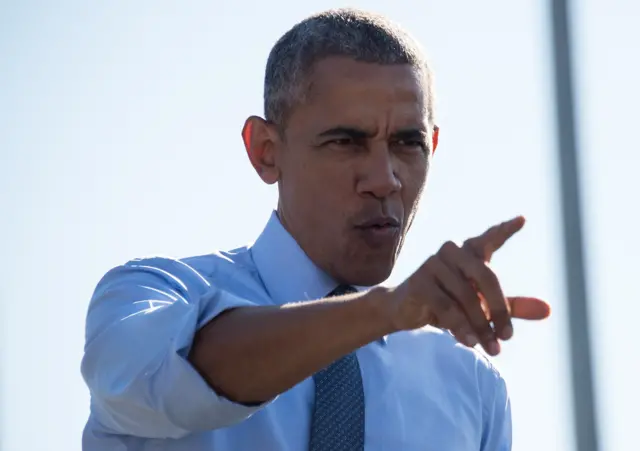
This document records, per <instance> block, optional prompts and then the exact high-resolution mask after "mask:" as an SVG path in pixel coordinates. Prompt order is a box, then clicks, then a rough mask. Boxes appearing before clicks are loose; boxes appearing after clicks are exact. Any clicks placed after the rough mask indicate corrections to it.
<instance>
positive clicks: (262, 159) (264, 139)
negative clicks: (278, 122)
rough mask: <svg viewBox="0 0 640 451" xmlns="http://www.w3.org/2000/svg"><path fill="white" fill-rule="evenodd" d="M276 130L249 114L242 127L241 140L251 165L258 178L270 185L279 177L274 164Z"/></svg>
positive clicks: (277, 169)
mask: <svg viewBox="0 0 640 451" xmlns="http://www.w3.org/2000/svg"><path fill="white" fill-rule="evenodd" d="M277 136H278V135H277V132H276V131H275V130H273V128H272V126H271V125H270V124H269V123H268V122H267V121H265V120H264V119H262V118H261V117H258V116H251V117H249V118H248V119H247V120H246V121H245V122H244V127H242V141H243V142H244V148H245V150H246V151H247V156H248V157H249V161H250V162H251V165H252V166H253V168H254V169H255V170H256V172H257V173H258V175H259V176H260V178H261V179H262V180H263V181H264V182H265V183H267V184H269V185H272V184H274V183H276V182H277V181H278V179H279V178H280V169H279V168H278V167H277V165H276V158H275V153H276V147H277V139H278V138H277Z"/></svg>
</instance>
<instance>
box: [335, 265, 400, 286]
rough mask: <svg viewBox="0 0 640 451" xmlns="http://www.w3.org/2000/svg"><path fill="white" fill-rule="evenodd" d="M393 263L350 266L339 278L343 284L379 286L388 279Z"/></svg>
mask: <svg viewBox="0 0 640 451" xmlns="http://www.w3.org/2000/svg"><path fill="white" fill-rule="evenodd" d="M393 263H395V262H376V261H367V262H364V263H360V264H359V265H358V264H354V265H351V266H350V267H349V268H347V270H346V271H345V272H344V276H343V277H341V279H343V282H344V283H347V284H349V285H358V286H362V287H372V286H374V285H379V284H381V283H382V282H384V281H385V280H387V279H388V278H389V276H390V275H391V271H392V270H393Z"/></svg>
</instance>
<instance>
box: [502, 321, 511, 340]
mask: <svg viewBox="0 0 640 451" xmlns="http://www.w3.org/2000/svg"><path fill="white" fill-rule="evenodd" d="M511 337H513V326H512V325H511V324H507V325H506V326H504V328H503V329H502V338H503V339H504V340H508V339H509V338H511Z"/></svg>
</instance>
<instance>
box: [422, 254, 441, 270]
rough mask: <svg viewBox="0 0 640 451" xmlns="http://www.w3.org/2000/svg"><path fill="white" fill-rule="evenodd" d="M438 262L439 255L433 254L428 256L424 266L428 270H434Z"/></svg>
mask: <svg viewBox="0 0 640 451" xmlns="http://www.w3.org/2000/svg"><path fill="white" fill-rule="evenodd" d="M438 263H439V262H438V256H437V255H432V256H431V257H429V258H427V260H426V261H425V262H424V265H423V266H424V267H425V268H427V269H428V270H430V271H433V270H434V269H435V268H436V267H437V266H438Z"/></svg>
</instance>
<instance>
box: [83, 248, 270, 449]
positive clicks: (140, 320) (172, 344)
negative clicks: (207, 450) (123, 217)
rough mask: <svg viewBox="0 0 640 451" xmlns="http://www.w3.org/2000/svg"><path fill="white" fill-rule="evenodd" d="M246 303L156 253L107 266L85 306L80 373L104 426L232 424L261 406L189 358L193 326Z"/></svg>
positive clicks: (175, 432) (150, 432)
mask: <svg viewBox="0 0 640 451" xmlns="http://www.w3.org/2000/svg"><path fill="white" fill-rule="evenodd" d="M252 305H254V304H253V303H252V302H250V301H247V300H245V299H241V298H239V297H237V296H234V295H232V294H231V293H229V292H225V291H223V290H220V289H217V288H216V287H215V286H211V285H210V284H209V283H208V282H207V280H205V279H204V278H203V277H202V275H200V274H199V273H198V272H197V271H196V270H195V269H193V268H192V267H190V266H189V265H187V264H186V263H184V262H182V261H179V260H173V259H170V258H163V257H154V258H148V259H140V260H133V261H131V262H129V263H127V264H125V265H123V266H120V267H117V268H114V269H112V270H111V271H109V272H108V273H107V274H106V275H105V276H104V277H103V279H102V280H101V281H100V283H99V284H98V286H97V288H96V290H95V292H94V295H93V297H92V299H91V303H90V305H89V311H88V315H87V325H86V344H85V350H84V358H83V360H82V375H83V377H84V379H85V381H86V383H87V386H88V387H89V390H90V393H91V409H92V417H93V420H94V422H95V423H97V424H98V425H100V427H101V428H103V429H104V432H107V433H114V434H126V435H132V436H138V437H146V438H179V437H183V436H185V435H187V434H189V433H192V432H197V431H203V430H211V429H216V428H221V427H225V426H229V425H232V424H236V423H238V422H240V421H243V420H245V419H246V418H248V417H249V416H251V414H252V413H254V412H255V411H256V410H258V409H260V408H261V407H263V405H258V406H245V405H242V404H238V403H234V402H232V401H230V400H228V399H226V398H225V397H223V396H221V395H220V394H218V393H216V392H215V391H214V390H213V389H212V388H211V387H210V386H209V385H208V384H207V383H206V382H205V381H204V379H203V378H202V377H201V376H200V374H199V373H198V372H197V371H196V370H195V369H194V368H193V367H192V366H191V364H190V363H189V362H188V360H187V356H188V354H189V351H190V347H191V344H192V342H193V338H194V335H195V333H196V332H197V331H198V329H199V328H201V327H202V326H204V325H205V324H206V323H208V322H209V321H210V320H211V319H212V318H214V317H215V316H216V315H218V314H220V313H221V312H222V311H224V310H227V309H230V308H235V307H244V306H252Z"/></svg>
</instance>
